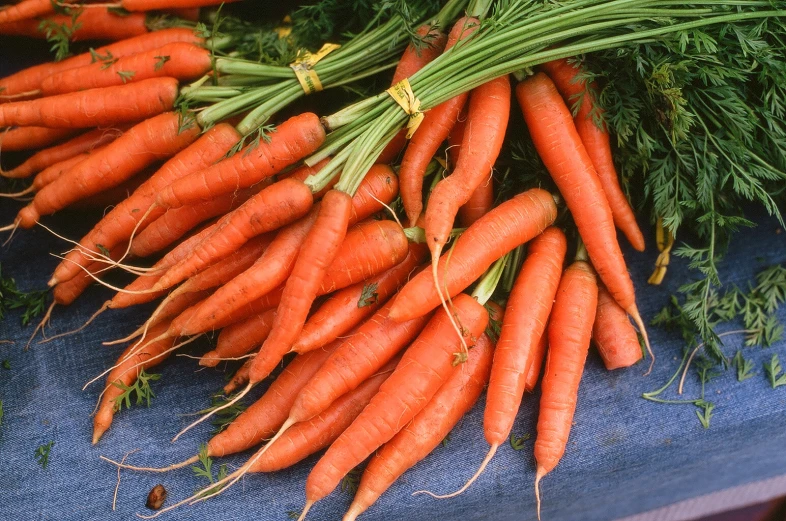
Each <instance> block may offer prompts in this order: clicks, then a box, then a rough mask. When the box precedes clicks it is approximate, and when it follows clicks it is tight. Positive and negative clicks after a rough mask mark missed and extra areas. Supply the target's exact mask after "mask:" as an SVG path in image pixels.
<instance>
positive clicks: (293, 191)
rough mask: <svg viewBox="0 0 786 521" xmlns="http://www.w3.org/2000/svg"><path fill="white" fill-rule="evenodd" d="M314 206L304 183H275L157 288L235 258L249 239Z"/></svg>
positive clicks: (231, 215) (224, 222) (236, 212)
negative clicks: (227, 258) (226, 259)
mask: <svg viewBox="0 0 786 521" xmlns="http://www.w3.org/2000/svg"><path fill="white" fill-rule="evenodd" d="M313 203H314V198H313V197H312V195H311V189H310V188H309V187H308V186H306V185H305V184H304V183H303V182H302V181H297V180H295V179H284V180H282V181H279V182H277V183H273V184H272V185H270V186H268V187H267V188H264V189H263V190H262V191H260V192H259V193H257V194H255V195H253V196H251V198H249V199H248V200H247V201H246V202H245V203H243V204H242V205H241V206H240V207H238V208H237V209H236V210H234V211H232V212H230V213H228V214H227V215H225V216H224V217H223V218H221V219H220V220H219V221H218V226H217V227H216V229H215V231H214V232H213V234H212V235H211V236H210V237H207V238H205V240H204V241H202V242H201V243H200V244H199V246H198V247H197V248H196V249H195V250H194V252H193V254H192V255H190V256H189V257H187V258H186V259H183V260H182V261H181V262H180V263H178V264H177V265H175V266H172V268H170V269H169V271H167V273H166V274H165V275H164V276H163V277H161V280H159V281H158V282H157V283H156V286H155V289H166V288H168V287H171V286H173V285H175V284H177V283H179V282H181V281H183V280H185V279H187V278H188V277H191V276H193V275H195V274H196V273H198V272H199V271H201V270H202V269H204V268H205V267H207V266H210V265H211V264H213V263H214V262H216V261H218V260H221V259H222V258H224V257H226V256H227V255H231V254H232V252H234V251H235V250H236V249H237V248H239V247H240V246H242V245H243V244H244V243H245V242H246V241H248V240H249V239H251V238H253V237H255V236H257V235H261V234H263V233H266V232H270V231H273V230H277V229H279V228H281V227H282V226H286V225H287V224H290V223H291V222H293V221H295V220H297V219H299V218H301V217H303V216H304V215H305V214H306V213H308V211H309V210H310V209H311V206H312V205H313ZM176 210H177V209H176Z"/></svg>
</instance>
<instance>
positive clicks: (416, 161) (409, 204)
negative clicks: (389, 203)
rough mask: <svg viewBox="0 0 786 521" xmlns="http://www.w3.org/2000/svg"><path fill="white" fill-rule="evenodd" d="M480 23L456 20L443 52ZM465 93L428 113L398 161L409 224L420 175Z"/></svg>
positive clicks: (418, 201) (415, 212) (416, 207)
mask: <svg viewBox="0 0 786 521" xmlns="http://www.w3.org/2000/svg"><path fill="white" fill-rule="evenodd" d="M479 24H480V22H479V21H478V20H477V19H475V18H472V17H463V18H459V19H458V21H457V22H456V23H455V24H454V25H453V29H451V31H450V34H449V35H448V40H447V44H446V46H445V51H447V50H448V49H450V48H451V47H453V46H454V45H455V44H456V43H458V42H459V41H460V40H462V39H464V38H467V37H469V36H471V35H472V34H473V33H474V32H475V31H476V30H477V29H478V27H479ZM468 96H469V94H468V93H463V94H459V95H458V96H456V97H454V98H451V99H449V100H448V101H445V102H444V103H441V104H439V105H437V106H436V107H434V108H433V109H431V110H429V111H428V112H427V113H426V117H425V118H424V119H423V122H422V123H421V124H420V127H419V128H418V131H417V132H416V133H415V134H414V135H413V136H412V139H410V142H409V145H408V146H407V150H406V152H404V157H403V158H402V160H401V169H400V170H399V176H400V177H401V202H402V203H403V204H404V210H405V211H406V213H407V219H408V220H409V222H410V223H416V222H417V221H418V217H419V216H420V212H421V210H422V209H423V176H424V174H425V173H426V167H427V166H428V163H429V161H431V158H433V157H434V154H435V153H436V152H437V149H438V148H439V145H440V144H442V142H443V141H445V138H447V137H448V134H449V133H450V130H451V128H453V125H455V124H456V121H457V119H458V116H459V113H461V109H462V108H463V107H464V104H465V103H466V102H467V97H468Z"/></svg>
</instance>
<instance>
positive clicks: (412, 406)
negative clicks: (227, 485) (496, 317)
mask: <svg viewBox="0 0 786 521" xmlns="http://www.w3.org/2000/svg"><path fill="white" fill-rule="evenodd" d="M453 305H454V310H455V314H456V316H457V318H458V319H459V321H460V323H461V324H462V326H463V329H462V334H464V336H465V340H466V341H467V343H468V344H473V343H474V342H475V339H476V338H478V337H480V335H481V334H482V333H483V330H484V329H485V327H486V324H487V323H488V313H487V312H486V309H485V308H484V307H483V306H482V305H480V304H478V302H477V301H475V299H473V298H472V297H470V296H469V295H465V294H462V295H458V296H457V297H456V298H455V299H453ZM459 345H460V342H459V339H458V338H457V336H456V335H455V333H454V329H453V324H452V323H451V321H450V320H449V319H448V316H447V314H446V313H445V312H444V310H440V311H439V312H437V314H436V315H435V316H434V318H432V319H431V321H430V322H429V324H428V325H427V326H426V328H425V329H424V330H423V332H422V333H421V334H420V336H418V338H417V339H416V340H415V342H414V343H413V344H412V345H411V346H410V347H409V349H407V351H406V353H404V356H403V358H402V359H401V362H399V364H398V366H397V367H396V370H395V371H393V374H392V375H390V377H389V378H388V379H387V380H386V381H385V383H384V384H383V385H382V387H381V388H380V390H379V393H377V395H376V396H374V398H372V400H371V403H369V404H368V406H366V408H365V409H364V410H363V412H362V413H360V415H359V416H358V417H357V418H356V419H355V421H354V422H352V425H350V426H349V427H348V428H347V430H345V431H344V432H343V433H342V434H341V436H339V438H338V439H337V440H336V441H335V442H333V445H331V446H330V448H329V449H328V450H327V452H326V453H325V455H324V456H322V458H321V459H320V460H319V461H318V462H317V464H316V466H315V467H314V469H313V470H312V471H311V473H310V474H309V476H308V479H307V480H306V506H305V509H304V511H303V514H302V515H301V517H304V516H305V514H306V512H307V511H308V510H309V509H310V508H311V506H312V505H313V504H314V502H316V501H318V500H320V499H322V498H324V497H325V496H327V495H328V494H330V492H331V491H332V490H333V489H334V488H336V486H337V485H338V483H339V481H341V478H342V477H344V476H345V475H346V474H347V473H348V472H349V471H350V470H351V469H352V468H354V467H355V466H356V465H358V464H359V463H360V462H361V461H363V460H364V459H365V458H366V457H368V455H369V454H371V453H372V452H374V450H376V449H377V448H379V447H380V446H381V445H382V444H383V443H385V442H387V441H388V440H390V439H391V438H392V437H393V436H394V435H395V434H396V433H397V432H398V431H399V430H400V429H401V428H402V427H404V426H405V425H406V424H407V423H409V422H410V420H412V418H414V416H415V415H416V414H417V413H418V412H420V410H422V409H423V407H425V405H426V404H427V403H428V401H429V400H430V399H431V398H432V397H433V396H434V394H436V392H437V391H438V390H439V388H440V387H441V386H442V384H443V383H444V382H445V381H446V380H447V378H449V376H450V374H451V373H452V372H454V371H458V369H457V368H455V367H454V366H453V363H452V361H453V359H454V356H453V354H454V353H455V352H456V351H457V349H458V348H459ZM284 425H286V423H285V424H284Z"/></svg>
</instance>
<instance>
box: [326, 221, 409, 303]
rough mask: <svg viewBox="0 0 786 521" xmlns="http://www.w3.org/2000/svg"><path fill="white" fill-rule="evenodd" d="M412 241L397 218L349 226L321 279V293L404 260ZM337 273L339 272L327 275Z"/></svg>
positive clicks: (351, 282) (379, 271)
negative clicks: (395, 220) (337, 251)
mask: <svg viewBox="0 0 786 521" xmlns="http://www.w3.org/2000/svg"><path fill="white" fill-rule="evenodd" d="M408 253H409V243H408V241H407V236H406V235H405V234H404V230H402V229H401V225H400V224H398V223H397V222H394V221H374V220H370V221H363V222H362V223H358V224H356V225H355V226H353V227H352V228H350V229H349V231H348V232H347V235H346V239H345V240H344V241H343V242H342V244H341V253H340V254H338V255H336V257H335V258H334V259H333V262H331V263H330V266H329V267H328V269H327V273H326V274H325V275H326V276H325V278H324V279H323V280H322V281H321V282H320V284H319V289H318V294H320V295H326V294H328V293H333V292H334V291H336V290H338V289H342V288H345V287H347V286H348V285H351V284H356V283H358V282H361V281H364V280H366V279H368V278H369V277H373V276H375V275H378V274H380V273H382V272H384V271H386V270H388V269H390V268H392V267H393V266H396V265H397V264H399V263H401V262H403V261H404V259H405V258H406V257H407V254H408ZM331 274H335V275H336V276H335V277H333V276H328V275H331Z"/></svg>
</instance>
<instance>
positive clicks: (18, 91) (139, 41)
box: [0, 27, 204, 103]
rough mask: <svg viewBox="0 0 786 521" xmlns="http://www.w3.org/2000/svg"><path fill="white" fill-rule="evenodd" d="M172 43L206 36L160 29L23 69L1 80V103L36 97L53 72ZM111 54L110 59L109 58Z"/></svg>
mask: <svg viewBox="0 0 786 521" xmlns="http://www.w3.org/2000/svg"><path fill="white" fill-rule="evenodd" d="M170 42H189V43H195V44H199V43H203V42H204V39H203V38H201V37H198V36H197V35H196V34H194V31H193V30H192V29H184V28H179V27H175V28H171V29H160V30H157V31H153V32H151V33H145V34H142V35H139V36H134V37H131V38H127V39H125V40H121V41H118V42H115V43H111V44H109V45H104V46H102V47H98V48H97V49H95V50H94V51H93V52H92V53H89V52H86V53H83V54H79V55H77V56H73V57H71V58H67V59H65V60H63V61H59V62H50V63H44V64H41V65H35V66H33V67H30V68H27V69H24V70H22V71H20V72H17V73H15V74H12V75H11V76H7V77H5V78H3V79H0V103H2V102H4V101H11V100H18V99H23V98H24V97H25V94H27V96H28V97H35V96H38V95H39V94H40V92H39V91H40V89H41V82H42V81H43V80H44V79H45V78H47V77H48V76H50V75H52V74H57V73H59V72H62V71H65V70H68V69H72V68H74V67H83V66H85V65H90V64H91V63H93V62H95V61H96V60H97V59H98V58H99V57H106V59H114V58H121V57H123V56H128V55H130V54H137V53H140V52H145V51H149V50H150V49H156V48H158V47H162V46H164V45H166V44H168V43H170ZM110 57H111V58H110Z"/></svg>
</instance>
